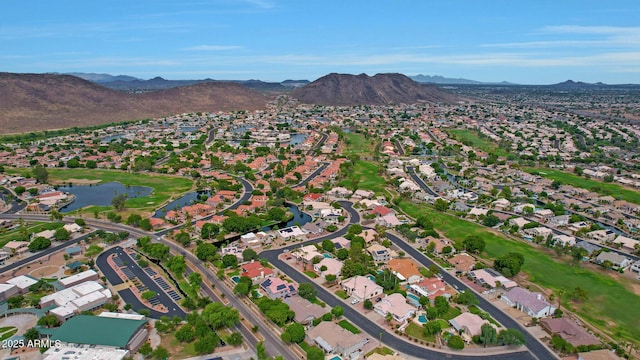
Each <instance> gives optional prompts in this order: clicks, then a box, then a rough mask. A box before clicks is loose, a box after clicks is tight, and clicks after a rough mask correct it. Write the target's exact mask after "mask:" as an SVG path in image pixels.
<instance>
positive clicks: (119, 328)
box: [52, 315, 147, 348]
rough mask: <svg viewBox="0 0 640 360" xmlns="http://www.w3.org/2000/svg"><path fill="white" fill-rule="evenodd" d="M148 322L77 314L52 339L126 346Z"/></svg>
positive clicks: (74, 342)
mask: <svg viewBox="0 0 640 360" xmlns="http://www.w3.org/2000/svg"><path fill="white" fill-rule="evenodd" d="M146 323H147V321H146V320H129V319H118V318H111V317H101V316H91V315H76V316H74V317H72V318H71V319H69V320H68V321H67V322H65V323H63V324H62V326H60V328H58V330H57V331H56V332H55V333H54V334H53V337H52V339H53V340H60V341H62V342H66V343H73V344H87V345H104V346H113V347H117V348H125V347H126V346H127V344H128V343H129V340H130V339H131V337H133V336H134V335H135V334H136V332H137V331H138V329H140V328H141V327H142V326H144V325H145V324H146Z"/></svg>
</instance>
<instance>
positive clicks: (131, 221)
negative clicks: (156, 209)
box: [126, 214, 142, 227]
mask: <svg viewBox="0 0 640 360" xmlns="http://www.w3.org/2000/svg"><path fill="white" fill-rule="evenodd" d="M140 221H142V216H140V215H138V214H130V215H129V217H127V221H126V223H127V225H131V226H135V227H138V226H140Z"/></svg>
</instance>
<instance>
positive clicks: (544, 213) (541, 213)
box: [533, 209, 555, 222]
mask: <svg viewBox="0 0 640 360" xmlns="http://www.w3.org/2000/svg"><path fill="white" fill-rule="evenodd" d="M554 215H555V214H554V213H553V211H551V210H549V209H540V210H536V211H534V212H533V217H534V218H536V219H538V220H540V221H543V222H546V221H549V219H551V218H552V217H553V216H554Z"/></svg>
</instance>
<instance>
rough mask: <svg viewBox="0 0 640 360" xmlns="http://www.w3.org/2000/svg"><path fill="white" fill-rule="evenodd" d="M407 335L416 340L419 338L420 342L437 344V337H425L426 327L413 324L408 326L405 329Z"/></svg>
mask: <svg viewBox="0 0 640 360" xmlns="http://www.w3.org/2000/svg"><path fill="white" fill-rule="evenodd" d="M404 332H405V334H407V335H409V336H413V337H414V338H418V339H420V340H423V341H426V342H432V343H433V342H436V336H435V335H429V336H427V335H425V334H424V327H422V326H420V325H418V324H416V323H414V322H411V323H410V324H409V325H407V327H406V328H405V329H404Z"/></svg>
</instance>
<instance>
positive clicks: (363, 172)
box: [338, 160, 386, 195]
mask: <svg viewBox="0 0 640 360" xmlns="http://www.w3.org/2000/svg"><path fill="white" fill-rule="evenodd" d="M354 179H357V184H358V185H357V186H358V189H362V190H370V191H373V192H375V193H376V195H382V194H384V187H385V185H386V181H385V179H384V177H382V176H381V175H378V165H376V164H375V163H373V162H369V161H362V160H359V161H357V162H356V163H355V165H354V167H353V173H352V174H350V175H349V176H348V177H347V178H346V179H344V180H342V181H341V182H340V183H339V184H338V185H340V186H343V187H346V188H351V187H352V184H353V181H354Z"/></svg>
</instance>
